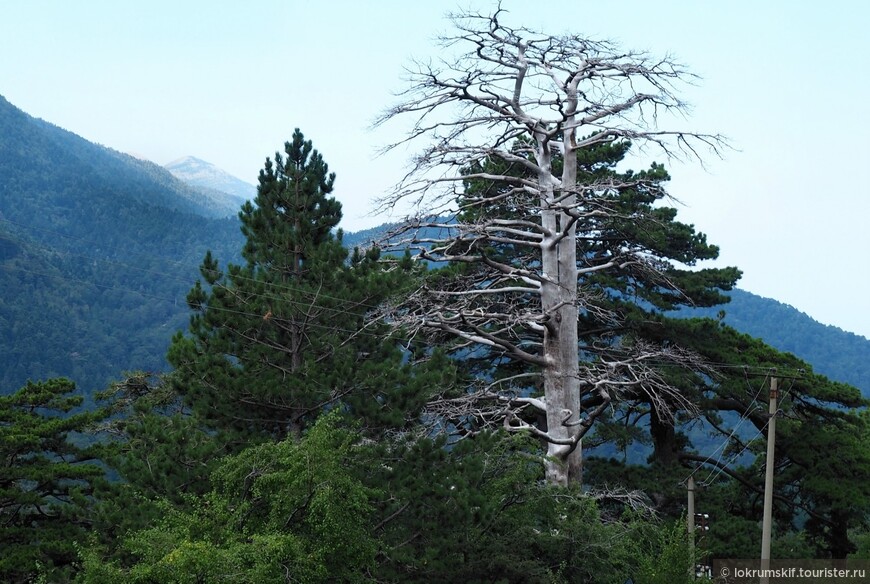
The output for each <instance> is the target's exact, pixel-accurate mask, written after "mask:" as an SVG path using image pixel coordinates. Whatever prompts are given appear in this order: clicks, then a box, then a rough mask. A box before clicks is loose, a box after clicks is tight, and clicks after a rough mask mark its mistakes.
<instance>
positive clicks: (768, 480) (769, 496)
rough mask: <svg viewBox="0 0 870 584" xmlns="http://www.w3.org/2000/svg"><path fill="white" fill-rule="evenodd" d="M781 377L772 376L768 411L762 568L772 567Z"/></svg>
mask: <svg viewBox="0 0 870 584" xmlns="http://www.w3.org/2000/svg"><path fill="white" fill-rule="evenodd" d="M778 393H779V379H777V378H776V377H771V378H770V406H769V407H768V413H769V414H770V420H769V421H768V422H767V461H766V463H765V474H764V519H763V520H762V523H761V569H762V570H767V569H769V568H770V530H771V525H772V519H773V465H774V460H773V459H774V440H775V439H776V407H777V406H776V400H777V398H778V397H779V396H778V395H777V394H778ZM767 582H768V578H767V577H762V578H761V579H760V580H759V583H760V584H767Z"/></svg>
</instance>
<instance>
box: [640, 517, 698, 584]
mask: <svg viewBox="0 0 870 584" xmlns="http://www.w3.org/2000/svg"><path fill="white" fill-rule="evenodd" d="M642 525H643V527H644V529H643V537H642V538H640V541H637V542H636V545H637V547H638V551H639V556H638V557H639V560H640V561H639V562H638V566H637V568H636V572H635V574H636V575H635V577H634V581H635V583H636V584H679V583H680V582H683V583H685V584H692V583H694V582H695V577H694V574H692V576H689V565H690V564H689V562H690V558H691V555H690V551H689V539H688V533H687V531H686V524H685V521H676V522H674V523H673V524H672V525H670V526H667V525H665V526H654V525H651V524H642Z"/></svg>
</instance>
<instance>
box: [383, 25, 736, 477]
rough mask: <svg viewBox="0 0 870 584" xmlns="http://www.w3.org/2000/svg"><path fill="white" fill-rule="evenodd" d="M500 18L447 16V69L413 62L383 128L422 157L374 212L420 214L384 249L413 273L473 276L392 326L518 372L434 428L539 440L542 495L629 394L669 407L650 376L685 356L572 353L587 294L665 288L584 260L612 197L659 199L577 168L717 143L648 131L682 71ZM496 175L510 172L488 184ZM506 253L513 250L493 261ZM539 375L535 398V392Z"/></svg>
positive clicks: (614, 257) (609, 212)
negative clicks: (412, 258) (476, 189)
mask: <svg viewBox="0 0 870 584" xmlns="http://www.w3.org/2000/svg"><path fill="white" fill-rule="evenodd" d="M504 15H505V12H504V11H503V10H501V9H499V10H497V11H496V12H495V14H493V15H481V14H471V13H464V14H460V15H456V16H453V17H452V21H453V23H454V25H455V27H456V34H455V35H454V36H450V37H445V38H443V39H442V41H443V47H444V52H445V53H448V54H450V53H455V54H458V57H456V58H455V59H453V60H450V61H447V60H444V61H441V62H439V63H437V64H436V63H420V62H417V63H415V65H414V68H413V69H412V70H410V71H409V73H410V77H411V86H410V88H409V89H407V91H405V92H404V93H403V94H402V95H401V98H400V99H401V100H402V101H401V102H400V103H399V104H398V105H396V106H395V107H393V108H391V109H389V110H388V111H386V112H385V113H384V114H383V116H382V117H381V118H380V119H379V120H378V121H377V123H376V125H380V124H383V123H385V122H387V121H388V120H391V119H393V118H397V117H402V118H405V117H409V116H410V117H411V118H412V119H413V126H412V128H411V130H410V132H409V134H408V135H407V136H406V138H405V139H403V140H402V141H400V142H398V143H396V144H393V145H392V146H391V147H395V146H398V145H400V144H404V143H407V142H409V141H417V140H425V141H426V143H427V144H428V146H426V147H425V149H424V150H423V151H422V152H421V153H420V154H419V155H418V156H416V157H415V158H414V160H413V164H412V168H411V171H410V172H409V173H408V175H407V176H406V177H405V180H404V181H403V182H402V184H401V185H399V187H398V188H397V189H396V191H395V192H394V193H393V194H392V195H390V196H388V197H386V198H384V199H383V200H382V201H381V203H382V205H383V206H384V207H394V206H396V205H398V204H400V203H403V202H405V203H406V202H409V201H410V202H413V203H414V204H416V205H417V206H418V208H419V209H420V210H421V213H420V215H418V216H417V218H416V219H413V220H409V221H408V222H407V223H406V224H405V225H404V226H403V227H402V228H400V229H399V230H398V231H397V232H396V233H394V234H392V240H391V242H392V244H393V245H394V246H396V247H399V248H401V247H404V246H412V247H414V249H416V250H417V257H419V258H421V259H426V260H433V261H438V262H453V263H456V264H458V265H461V266H466V267H467V269H465V270H464V271H462V273H461V277H459V278H453V279H450V278H442V279H440V280H436V281H435V283H434V284H433V282H432V281H430V282H428V283H427V285H425V286H424V287H421V288H420V289H419V290H417V292H416V293H415V294H413V295H412V296H411V297H409V298H407V299H406V300H405V301H404V302H403V303H402V304H401V306H400V307H396V308H397V310H394V311H393V312H392V313H391V315H390V319H391V322H394V323H396V324H401V325H404V326H408V327H410V328H411V329H412V330H413V331H416V332H419V333H420V334H430V335H435V336H438V335H440V336H441V337H442V340H443V337H445V336H446V337H450V338H452V339H453V340H454V342H455V343H456V344H455V345H454V347H462V348H465V349H466V350H468V351H471V350H472V348H473V347H484V348H487V350H488V351H489V353H490V355H491V357H492V358H493V359H500V360H501V359H512V360H516V361H518V362H520V363H522V364H523V367H524V368H523V370H522V371H520V372H518V373H517V374H515V375H512V376H508V377H506V378H502V379H497V380H491V379H490V380H488V381H487V382H486V383H483V385H484V387H481V388H479V389H478V390H477V391H475V392H472V393H469V394H468V395H467V396H461V397H459V398H452V400H441V402H440V404H439V403H437V400H436V403H435V404H434V407H435V411H436V414H437V413H438V412H439V411H441V410H443V409H444V408H456V407H458V408H459V409H460V410H462V408H465V409H466V410H465V411H466V412H467V413H468V415H472V416H478V417H480V418H481V419H486V420H492V419H494V418H500V420H501V424H502V425H503V426H504V427H505V428H507V429H509V430H518V431H528V432H532V433H534V434H535V435H536V436H539V437H540V438H541V439H543V440H544V441H545V442H546V443H547V445H548V446H547V462H546V465H547V473H546V474H547V479H548V481H549V482H551V483H555V484H560V485H565V484H568V483H569V482H572V481H579V480H580V476H581V474H580V473H581V449H580V442H581V439H582V438H583V436H584V435H585V434H586V433H587V432H588V431H589V429H590V428H591V427H592V425H593V423H594V421H595V419H596V418H597V417H598V416H600V415H602V414H603V413H604V412H605V411H606V410H607V408H608V405H609V404H610V403H611V402H612V400H614V399H615V398H616V397H617V396H618V395H619V394H620V393H621V392H622V391H624V390H627V389H631V390H632V391H638V390H640V391H645V392H647V393H649V394H650V395H653V396H656V397H655V399H656V401H658V402H660V403H662V404H665V403H672V402H673V401H674V400H677V401H678V402H679V400H680V399H681V398H680V396H679V395H670V396H668V395H667V394H668V392H669V389H668V387H667V386H666V384H664V383H662V382H661V380H660V378H658V377H657V376H656V375H655V374H654V371H653V369H652V368H651V367H648V366H646V365H645V363H647V362H653V361H656V362H660V361H661V360H662V359H667V360H674V361H679V360H681V359H684V358H685V357H686V355H685V354H682V353H681V354H679V355H677V354H675V352H674V351H669V350H663V349H660V348H651V347H648V346H641V345H638V344H634V345H631V346H622V347H620V349H619V351H618V352H614V351H613V347H612V346H610V347H609V348H608V351H607V352H604V351H599V350H598V349H600V347H585V348H581V346H580V341H581V338H580V336H578V319H579V318H580V316H582V315H585V314H589V313H595V312H596V311H601V312H602V313H603V312H605V311H604V309H603V308H602V305H601V303H600V302H598V298H597V296H598V293H597V292H596V289H595V288H594V286H593V285H591V284H588V285H587V282H588V281H590V280H591V279H593V278H595V277H599V276H600V275H601V274H603V273H607V272H614V273H619V274H622V275H631V274H635V275H642V277H644V278H646V279H656V280H657V281H658V284H659V285H660V286H662V287H663V288H667V287H668V286H670V283H669V282H668V280H667V278H666V277H665V276H664V271H665V270H664V268H665V267H666V266H665V264H664V262H663V260H662V259H661V258H659V257H656V256H655V254H652V253H649V252H648V250H646V249H644V248H643V247H642V246H639V245H631V244H627V245H626V244H620V245H615V246H602V247H601V249H600V251H599V252H597V253H588V252H586V251H583V250H585V249H586V247H584V246H583V245H582V244H583V243H584V242H589V241H595V240H596V238H602V237H604V234H603V225H604V224H605V223H606V222H607V221H612V220H613V219H614V218H616V217H617V216H618V215H619V213H620V211H619V208H618V206H617V205H616V204H615V202H614V199H615V197H613V196H612V195H613V194H614V193H617V192H618V191H619V189H623V188H638V189H641V188H647V189H660V188H661V187H660V185H658V184H656V183H654V182H652V181H648V180H646V179H645V178H644V177H643V176H639V177H638V178H636V179H631V180H630V181H629V182H627V183H626V182H622V183H621V184H617V183H615V182H614V181H612V180H595V181H578V169H577V158H578V154H581V153H582V152H583V151H584V150H589V149H593V148H596V147H598V146H600V145H602V144H609V143H614V142H617V141H621V140H631V141H632V142H634V143H635V144H638V145H640V146H641V147H643V146H644V145H646V146H654V147H656V148H658V149H659V150H660V151H663V152H664V153H665V155H667V156H670V157H673V156H677V157H686V156H688V157H700V153H699V149H701V148H703V149H704V150H707V149H712V151H713V152H714V153H715V154H718V152H719V149H720V148H721V147H722V146H723V140H722V138H721V137H720V136H717V135H706V134H698V133H691V132H681V131H673V130H667V129H660V128H659V125H658V122H659V120H660V119H663V118H666V117H670V116H669V114H671V113H674V112H681V111H682V110H683V109H684V108H685V104H684V103H683V102H682V101H681V100H680V99H679V98H678V97H677V95H676V86H677V85H679V84H680V83H681V82H685V81H690V80H691V79H692V75H691V74H690V73H689V72H687V71H686V70H685V69H684V68H683V67H682V66H681V65H679V64H678V63H676V62H675V61H673V60H671V59H669V58H663V59H654V58H652V57H650V56H649V55H647V54H645V53H637V52H623V51H621V50H620V49H619V48H618V47H617V46H615V45H614V44H612V43H609V42H604V41H595V40H589V39H586V38H583V37H580V36H572V35H566V36H549V35H544V34H539V33H536V32H533V31H530V30H527V29H525V28H509V27H507V26H505V25H504V24H503V23H502V22H501V19H502V18H503V16H504ZM556 161H559V163H558V164H554V163H555V162H556ZM558 166H561V169H558ZM507 167H509V168H511V169H513V171H511V172H507V171H496V170H493V169H498V168H507ZM517 169H521V170H522V172H516V170H517ZM474 180H483V181H490V182H491V183H493V184H496V185H499V188H498V189H497V191H495V192H496V194H493V193H492V192H490V193H488V194H486V195H475V194H469V193H468V192H467V191H466V190H465V189H464V185H467V184H469V181H474ZM435 216H438V217H439V219H437V220H435V219H432V217H435ZM427 217H428V219H427ZM444 217H451V218H453V219H448V220H446V222H445V220H444V219H443V218H444ZM463 218H464V219H463ZM469 218H471V219H469ZM619 218H620V219H621V220H625V221H632V220H633V219H634V218H633V217H631V216H625V217H619ZM505 248H510V250H511V253H510V254H504V253H499V251H498V250H504V249H505ZM578 249H580V250H581V251H580V252H579V253H578ZM601 316H602V317H604V318H611V319H616V320H618V318H619V317H618V315H608V314H602V315H601ZM533 377H537V378H539V380H540V381H539V387H540V388H541V390H542V391H541V393H542V394H543V395H541V396H540V397H532V395H531V394H530V392H529V387H531V385H532V384H531V383H530V379H532V378H533ZM584 400H585V411H584ZM590 404H592V405H590ZM682 405H684V406H686V407H689V404H682ZM439 408H440V410H439ZM529 410H538V411H539V412H540V413H541V416H540V417H541V421H540V422H537V423H536V422H534V421H530V419H529V416H528V415H526V414H527V412H528V411H529ZM441 413H443V411H442V412H441Z"/></svg>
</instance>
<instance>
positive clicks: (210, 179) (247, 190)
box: [163, 156, 257, 213]
mask: <svg viewBox="0 0 870 584" xmlns="http://www.w3.org/2000/svg"><path fill="white" fill-rule="evenodd" d="M163 167H164V168H165V169H166V170H168V171H169V172H171V173H172V174H173V176H175V177H176V178H178V179H179V180H181V181H183V182H185V183H187V184H189V185H191V186H194V187H199V188H201V189H204V190H206V191H207V192H212V193H214V196H215V199H219V200H221V201H222V202H223V203H224V204H225V205H226V206H227V208H229V209H231V211H232V213H238V211H239V207H240V206H241V205H242V204H243V203H244V202H245V201H250V200H253V199H254V197H255V196H256V195H257V187H255V186H254V185H252V184H249V183H246V182H245V181H243V180H241V179H238V178H236V177H234V176H233V175H231V174H229V173H228V172H226V171H224V170H221V169H220V168H218V167H217V166H215V165H213V164H211V163H210V162H206V161H205V160H200V159H199V158H195V157H193V156H186V157H184V158H179V159H178V160H173V161H172V162H169V163H167V164H165V165H163Z"/></svg>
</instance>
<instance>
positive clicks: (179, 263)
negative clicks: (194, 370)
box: [0, 96, 870, 396]
mask: <svg viewBox="0 0 870 584" xmlns="http://www.w3.org/2000/svg"><path fill="white" fill-rule="evenodd" d="M188 158H194V157H188ZM180 160H182V161H183V160H185V159H180ZM195 160H199V159H195ZM203 162H204V161H203ZM206 164H208V163H206ZM211 166H212V167H213V165H211ZM213 168H216V167H213ZM218 170H220V169H218ZM224 172H225V171H221V173H224ZM226 174H228V173H226ZM229 176H231V175H229ZM236 180H238V181H239V182H241V183H244V181H241V179H236ZM179 184H181V185H183V184H184V183H182V181H181V180H180V179H178V178H177V177H175V176H173V175H172V174H171V173H170V172H169V171H168V170H166V169H165V168H162V167H160V166H158V165H156V164H154V163H153V162H148V161H141V160H138V159H135V158H134V157H132V156H129V155H127V154H123V153H120V152H118V151H115V150H112V149H109V148H105V147H103V146H99V145H97V144H93V143H91V142H88V141H87V140H85V139H84V138H82V137H80V136H77V135H75V134H73V133H72V132H69V131H67V130H63V129H62V128H58V127H57V126H54V125H52V124H50V123H49V122H45V121H43V120H37V119H36V118H33V117H31V116H29V115H27V114H26V113H24V112H23V111H21V110H19V109H18V108H15V107H14V106H12V105H11V104H9V102H8V101H6V100H5V99H4V98H3V97H2V96H0V288H2V289H3V290H4V297H3V302H0V392H8V391H14V389H16V388H17V387H18V386H19V385H21V384H22V383H23V382H24V381H26V379H28V378H30V379H39V378H46V377H51V376H58V375H64V376H69V377H72V378H73V379H74V380H75V381H77V382H79V383H80V385H82V386H83V391H87V392H90V391H94V390H97V389H101V388H102V387H103V386H104V385H105V383H106V382H107V381H108V380H111V379H116V378H118V377H119V376H120V375H121V374H122V372H123V371H125V370H130V369H153V370H161V369H165V367H166V364H165V359H164V355H165V352H166V348H167V347H168V345H169V341H170V338H171V336H172V334H173V332H174V331H175V330H179V329H182V328H184V323H185V322H186V320H187V319H188V318H189V310H188V308H187V306H186V301H185V297H186V294H187V292H188V291H189V290H190V288H191V287H192V286H193V285H194V282H196V280H197V279H198V278H199V274H198V270H197V267H198V265H199V263H200V261H201V260H202V257H203V256H204V255H205V252H206V250H211V251H212V252H213V253H214V256H215V257H216V258H219V259H220V261H221V262H222V265H225V262H227V261H231V262H234V263H238V262H241V258H240V255H239V254H240V250H241V248H242V244H243V240H242V236H241V233H240V230H239V221H238V218H237V212H238V207H236V208H235V209H233V213H232V214H228V215H223V217H224V218H219V217H218V216H214V215H213V216H209V214H210V213H213V209H212V210H210V209H208V208H207V207H203V206H201V205H200V203H199V202H198V200H197V199H196V198H195V197H194V198H190V196H187V197H185V196H183V192H184V189H185V188H190V189H192V188H193V187H190V186H189V185H184V186H183V187H179V186H178V185H179ZM248 187H251V188H252V185H248ZM179 189H180V190H179ZM196 192H199V193H200V194H201V191H196ZM188 195H189V193H188ZM391 226H394V224H385V225H383V226H380V227H375V228H371V229H366V230H364V231H361V232H359V233H356V234H355V233H352V232H349V233H346V234H345V237H344V242H345V244H346V245H347V246H348V247H349V248H353V247H354V246H355V245H365V243H366V242H368V241H371V240H377V239H378V237H379V235H380V234H381V233H382V232H383V231H384V230H386V229H388V228H389V227H391ZM729 295H730V297H731V302H730V304H725V305H722V306H717V307H713V308H709V309H684V310H681V311H679V312H678V313H676V314H675V315H677V316H683V317H692V316H697V317H710V318H718V317H719V313H720V311H724V322H725V323H726V324H729V325H731V326H733V327H734V328H736V329H737V330H739V331H741V332H744V333H746V334H749V335H752V336H755V337H758V338H761V339H763V340H764V341H765V342H767V343H768V344H770V345H772V346H773V347H775V348H777V349H780V350H782V351H788V352H791V353H793V354H795V355H796V356H798V357H800V358H801V359H804V360H806V361H808V362H809V363H810V364H812V365H813V368H814V370H815V371H816V372H818V373H822V374H824V375H826V376H828V377H830V378H832V379H836V380H838V381H843V382H847V383H850V384H852V385H854V386H856V387H858V388H860V389H861V391H862V393H863V394H864V395H865V396H870V358H868V357H870V341H868V340H867V339H866V338H864V337H861V336H859V335H856V334H855V333H851V332H848V331H843V330H842V329H840V328H838V327H834V326H831V325H824V324H821V323H819V322H818V321H815V320H814V319H813V318H812V317H811V316H809V315H806V314H804V313H801V312H800V311H798V310H797V309H795V308H793V307H790V306H788V305H785V304H783V303H780V302H778V301H776V300H773V299H765V298H763V297H761V296H758V295H755V294H753V293H751V292H748V291H744V290H741V289H735V290H733V291H731V292H730V293H729Z"/></svg>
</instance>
